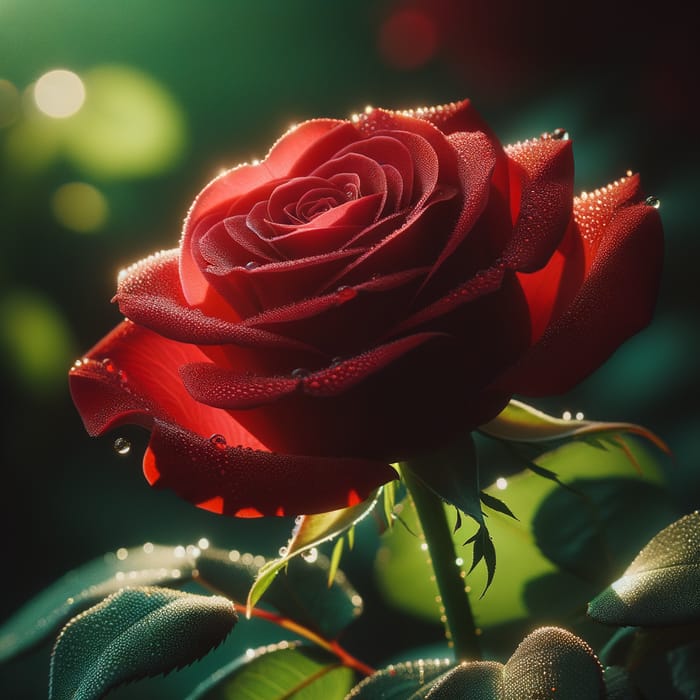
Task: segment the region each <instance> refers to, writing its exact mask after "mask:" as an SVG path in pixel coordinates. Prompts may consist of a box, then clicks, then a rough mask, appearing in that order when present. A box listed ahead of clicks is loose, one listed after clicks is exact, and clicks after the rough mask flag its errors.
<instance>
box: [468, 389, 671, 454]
mask: <svg viewBox="0 0 700 700" xmlns="http://www.w3.org/2000/svg"><path fill="white" fill-rule="evenodd" d="M479 431H480V432H482V433H484V434H486V435H489V436H491V437H495V438H498V439H499V440H508V441H509V442H534V443H537V442H549V441H561V440H568V439H571V438H576V437H589V436H593V435H604V434H606V433H628V434H631V435H638V436H640V437H643V438H645V439H647V440H649V441H650V442H652V443H653V444H654V445H656V446H657V447H658V448H659V449H660V450H662V451H664V452H666V453H669V452H670V450H669V448H668V447H667V445H666V444H665V443H664V442H663V440H661V439H660V438H659V437H658V436H656V435H655V434H654V433H652V432H651V431H650V430H647V429H646V428H644V427H642V426H639V425H634V424H633V423H610V422H602V421H590V420H566V419H564V418H555V417H554V416H550V415H549V414H547V413H545V412H544V411H540V410H538V409H536V408H534V407H533V406H529V405H528V404H526V403H523V402H522V401H517V400H516V399H512V400H511V401H510V403H509V404H508V405H507V406H506V407H505V408H504V409H503V411H501V413H499V415H497V416H496V417H495V418H494V419H493V420H492V421H489V422H488V423H485V424H484V425H482V426H481V427H480V428H479Z"/></svg>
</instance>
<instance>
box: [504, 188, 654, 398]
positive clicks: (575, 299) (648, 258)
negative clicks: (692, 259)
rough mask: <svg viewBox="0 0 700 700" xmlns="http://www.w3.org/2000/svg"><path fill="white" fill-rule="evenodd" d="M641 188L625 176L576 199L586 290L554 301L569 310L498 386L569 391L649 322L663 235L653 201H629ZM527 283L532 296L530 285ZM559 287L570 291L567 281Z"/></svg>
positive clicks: (519, 390) (545, 391) (536, 392)
mask: <svg viewBox="0 0 700 700" xmlns="http://www.w3.org/2000/svg"><path fill="white" fill-rule="evenodd" d="M637 188H638V179H637V178H636V177H632V178H623V179H621V180H620V181H618V182H617V183H615V184H613V185H609V186H607V187H605V188H602V189H601V190H597V191H596V192H595V193H593V194H589V195H587V196H586V197H585V198H583V197H581V198H577V200H576V202H575V206H574V217H575V220H576V229H575V230H576V231H577V232H578V234H579V236H580V241H581V245H580V246H579V248H578V250H579V255H580V256H581V257H580V258H579V268H580V269H581V268H582V269H583V275H584V276H583V279H582V282H581V285H580V288H579V289H578V290H576V291H575V294H574V295H573V296H572V298H570V299H569V300H568V303H567V304H560V303H559V300H558V299H555V300H554V302H553V303H552V302H551V301H550V302H549V303H550V305H551V306H554V307H555V308H560V307H563V312H561V313H560V315H558V316H553V318H552V319H551V320H550V322H549V325H548V326H547V327H546V329H545V330H544V333H543V335H542V337H541V338H540V339H539V341H538V342H537V343H536V344H535V345H534V347H533V348H532V349H531V351H530V352H529V353H528V354H527V355H526V356H525V357H524V358H523V360H522V362H520V363H519V364H518V365H517V367H515V368H514V369H513V370H512V371H511V372H510V373H508V374H506V376H504V378H503V380H502V381H500V382H499V386H510V387H512V390H513V392H515V393H522V394H525V395H529V396H538V395H544V394H552V393H558V392H563V391H567V390H568V389H570V388H571V387H572V386H573V385H575V384H577V383H578V382H580V381H581V380H582V379H584V378H585V377H586V376H587V375H588V374H590V373H591V372H592V371H593V370H595V369H596V368H597V367H598V366H600V365H601V364H602V363H603V362H604V361H605V360H606V359H607V358H608V357H609V356H610V355H611V354H612V353H613V352H614V351H615V350H616V349H617V347H618V346H619V345H620V344H621V343H622V342H623V341H624V340H626V339H627V338H629V337H630V336H631V335H633V334H634V333H636V332H638V331H639V330H641V329H642V328H644V327H645V326H646V325H647V324H648V323H649V321H650V319H651V315H652V312H653V309H654V305H655V302H656V296H657V291H658V286H659V279H660V275H661V265H662V258H663V233H662V227H661V221H660V219H659V216H658V212H657V211H656V210H655V209H654V208H653V207H651V206H648V205H646V204H643V203H638V204H627V202H628V201H629V200H630V199H634V198H637V197H638V194H637ZM574 252H576V249H574ZM543 273H544V274H546V275H550V274H551V271H550V270H548V269H547V268H545V269H544V270H543V271H541V272H539V273H534V275H533V276H537V275H540V274H543ZM523 289H524V290H525V292H526V294H527V292H528V287H526V286H523ZM554 291H555V293H556V292H559V293H560V294H566V295H569V296H570V297H571V291H572V290H571V289H570V287H568V286H562V287H560V289H558V290H554ZM528 302H529V303H531V304H533V303H535V300H534V299H533V300H530V299H528Z"/></svg>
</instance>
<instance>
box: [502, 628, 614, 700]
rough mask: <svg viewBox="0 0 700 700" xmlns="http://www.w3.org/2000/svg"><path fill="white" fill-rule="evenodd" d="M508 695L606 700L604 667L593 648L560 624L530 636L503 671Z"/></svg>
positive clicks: (511, 696) (565, 699)
mask: <svg viewBox="0 0 700 700" xmlns="http://www.w3.org/2000/svg"><path fill="white" fill-rule="evenodd" d="M503 680H504V690H505V692H504V697H505V698H550V697H555V698H557V700H598V699H600V700H603V698H605V697H606V695H605V686H604V683H603V667H602V666H601V665H600V663H599V661H598V659H597V658H596V656H595V654H594V653H593V650H592V649H591V648H590V647H589V646H588V644H586V642H584V641H583V640H582V639H580V638H579V637H577V636H576V635H574V634H572V633H571V632H568V631H567V630H564V629H561V628H559V627H541V628H540V629H537V630H535V631H534V632H532V634H530V635H528V636H527V637H526V638H525V639H524V640H523V641H522V642H521V643H520V645H519V646H518V648H517V649H516V650H515V653H514V654H513V655H512V656H511V657H510V659H508V662H507V663H506V665H505V668H504V671H503Z"/></svg>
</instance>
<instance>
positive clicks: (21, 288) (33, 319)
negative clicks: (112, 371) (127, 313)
mask: <svg viewBox="0 0 700 700" xmlns="http://www.w3.org/2000/svg"><path fill="white" fill-rule="evenodd" d="M676 4H677V5H678V6H677V7H676V6H675V5H676ZM691 24H692V23H690V22H688V21H687V19H686V13H685V11H684V10H683V9H682V7H681V6H680V4H679V3H676V2H674V1H673V0H672V1H671V2H669V3H665V5H664V8H663V10H658V11H657V10H654V11H653V12H651V13H649V12H647V11H645V10H644V8H643V7H640V6H639V5H638V4H637V3H632V2H631V1H630V0H628V1H623V2H621V3H617V4H615V6H614V7H613V6H611V5H610V4H609V3H608V4H606V5H605V6H601V7H596V6H595V3H594V5H593V6H591V5H590V4H589V5H588V6H587V9H586V10H585V11H583V10H581V9H580V8H579V7H577V6H569V5H567V4H562V3H559V2H556V3H555V2H553V1H552V0H548V1H547V2H544V3H542V4H541V6H538V9H537V11H533V9H532V8H531V6H529V5H528V4H520V3H516V2H514V1H512V0H511V1H508V0H498V1H497V2H485V1H484V0H468V1H467V2H462V1H460V0H435V1H431V2H428V0H413V1H411V2H409V0H380V1H379V2H377V1H376V0H356V2H354V3H352V5H336V4H334V3H327V2H323V0H297V2H294V3H280V2H278V1H277V0H260V1H259V2H256V3H249V2H243V0H234V1H232V2H228V3H225V2H220V1H218V0H202V1H201V2H198V3H194V2H178V3H172V2H168V1H167V0H152V2H149V3H139V2H136V1H135V0H123V1H122V2H120V3H94V2H88V1H87V0H66V2H62V3H57V2H54V3H45V2H39V0H22V1H21V2H20V0H3V1H2V2H0V210H1V211H2V229H1V234H0V363H1V364H0V373H1V377H2V395H3V406H4V408H5V417H4V419H3V422H2V466H3V484H2V494H3V497H2V509H1V511H0V512H1V513H2V516H1V517H2V523H1V525H2V532H3V533H4V541H3V545H4V557H3V559H4V564H3V572H4V576H3V580H2V596H1V597H0V619H5V618H7V617H8V616H9V615H10V613H11V612H12V611H13V610H14V609H15V608H16V607H17V606H18V605H19V604H21V603H22V602H24V601H25V600H27V599H28V598H29V597H30V596H31V595H32V594H33V593H35V592H37V591H38V590H40V589H42V588H43V587H45V586H46V585H48V584H49V583H50V582H52V581H53V580H55V579H56V578H58V577H59V576H60V575H61V574H63V573H64V572H65V571H67V570H68V569H70V568H72V567H74V566H76V565H78V564H80V563H82V562H83V561H86V560H87V559H89V558H91V557H94V556H97V555H99V554H101V553H102V552H103V551H104V550H106V549H116V548H117V547H121V546H131V545H140V544H141V543H143V541H144V540H153V541H164V542H166V541H167V542H173V540H179V541H192V540H196V539H197V538H199V537H201V536H205V537H208V538H209V539H211V540H212V542H215V543H216V544H217V545H219V546H222V547H237V548H241V549H243V548H245V549H248V550H251V551H259V552H261V553H262V554H264V555H266V556H274V555H276V551H277V547H278V546H279V543H283V542H284V541H286V537H287V535H288V533H289V531H290V529H291V524H290V523H289V522H288V521H286V520H280V521H260V522H256V523H253V524H251V523H250V522H243V523H241V522H237V521H232V520H228V521H226V520H223V519H221V518H218V517H217V516H214V515H212V514H210V513H207V512H204V511H200V510H197V509H194V508H191V507H190V506H189V505H187V504H186V503H184V502H180V501H178V500H177V499H176V497H174V496H173V495H172V494H169V493H165V492H156V491H151V490H150V489H148V487H147V486H146V485H145V483H144V481H143V479H142V477H141V475H140V466H139V461H140V460H139V457H140V454H141V452H142V448H143V445H144V443H145V437H144V435H143V434H142V433H139V432H137V431H133V432H132V431H123V434H124V435H125V436H127V437H128V438H129V439H130V440H131V441H132V443H133V448H132V450H131V453H130V454H129V455H127V456H125V457H121V456H119V455H116V454H115V453H114V452H113V450H112V449H111V443H110V439H109V438H106V439H103V440H96V441H93V440H90V439H89V438H88V437H87V436H86V434H85V433H84V431H83V429H82V426H81V424H80V420H79V418H78V416H77V414H76V412H75V410H74V409H73V406H72V403H71V401H70V397H69V395H68V391H67V385H66V372H67V368H68V366H69V365H70V363H71V361H72V359H74V358H75V353H79V352H81V351H84V350H86V349H87V348H89V346H90V345H91V344H92V343H94V342H95V341H96V340H97V339H98V338H99V337H100V336H101V335H102V334H103V333H105V332H106V331H107V330H109V329H110V328H111V327H112V326H113V325H114V324H115V322H117V321H118V319H119V315H118V312H117V310H116V308H115V307H114V306H113V305H111V304H110V303H109V299H110V298H111V297H112V295H113V293H114V288H115V282H116V274H117V272H118V270H119V269H120V268H121V267H123V266H125V265H127V264H129V263H131V262H133V261H135V260H137V259H139V258H141V257H143V256H145V255H146V254H148V253H151V252H152V251H154V250H157V249H159V248H169V247H172V246H174V245H176V243H177V240H178V236H179V230H180V225H181V221H182V218H183V216H184V214H185V212H186V210H187V208H188V206H189V203H190V201H191V200H192V198H193V197H194V195H195V194H196V193H197V192H198V191H199V189H200V188H201V187H202V185H203V184H205V183H206V182H207V181H208V180H209V179H210V178H211V177H212V176H213V175H215V174H216V172H217V171H218V170H219V169H220V168H222V167H230V166H232V165H235V164H236V163H239V162H241V161H246V160H250V159H252V158H255V157H261V156H263V155H264V154H265V152H266V150H267V148H268V147H269V145H270V144H271V143H272V142H273V141H274V140H275V139H276V138H277V136H278V135H279V134H281V133H282V132H283V131H284V130H285V129H286V128H287V126H288V125H289V124H290V123H292V122H296V121H299V120H302V119H306V118H310V117H314V116H334V117H344V116H347V115H349V114H350V113H352V112H354V111H357V110H359V109H362V108H363V107H364V105H365V104H368V103H370V104H375V105H381V106H387V107H409V106H417V105H423V104H436V103H440V102H447V101H452V100H456V99H459V98H462V97H465V96H468V97H471V98H472V99H473V101H474V102H475V104H476V105H477V107H478V109H479V110H480V111H481V112H482V113H483V114H484V116H485V117H486V118H487V119H488V120H489V121H490V123H491V124H492V125H493V126H494V128H495V129H496V131H497V133H498V134H499V135H500V136H501V138H502V139H503V141H504V142H508V141H512V140H517V139H522V138H527V137H530V136H534V135H537V134H539V133H541V132H543V131H545V130H551V129H552V128H555V127H559V126H564V127H566V128H567V130H568V131H569V133H570V134H571V135H572V138H573V141H574V151H575V157H576V164H577V178H578V186H579V187H580V189H589V188H591V187H596V186H599V185H602V184H604V182H607V181H609V180H614V179H615V178H617V177H618V176H619V175H621V174H622V173H624V172H625V171H626V170H627V169H628V168H633V169H635V170H639V171H640V172H641V173H642V181H643V183H644V187H645V189H646V190H647V192H649V193H653V194H655V195H656V196H658V197H659V198H660V199H661V202H662V206H661V214H662V218H663V220H664V224H665V229H666V234H667V249H666V268H665V275H664V280H663V285H662V290H661V295H660V299H659V304H658V312H657V315H656V318H655V320H654V322H653V323H652V324H651V326H650V327H649V328H648V329H647V330H645V331H644V332H643V333H641V334H640V335H638V336H637V337H635V338H634V339H632V340H631V341H629V342H628V343H627V344H626V345H625V346H624V347H623V348H621V349H620V350H619V351H618V352H617V353H616V354H615V356H614V357H612V358H611V359H610V361H609V362H608V363H607V364H606V365H605V366H604V367H603V368H601V369H600V370H599V371H598V372H597V373H596V374H595V375H593V376H592V377H591V378H590V379H589V380H587V381H586V382H584V383H583V384H582V385H581V386H579V387H578V388H577V389H576V390H575V391H573V392H571V393H570V394H569V395H567V396H565V397H554V398H549V399H547V400H543V401H542V402H538V405H539V406H540V407H541V408H543V409H545V410H548V411H549V412H551V413H555V414H558V413H561V412H562V411H563V410H564V409H570V410H574V411H579V410H580V411H583V412H584V413H585V414H586V416H587V417H590V418H594V419H600V420H625V421H630V422H634V423H639V424H642V425H646V426H648V427H649V428H651V429H652V430H654V431H655V432H657V433H658V434H660V435H661V436H662V437H663V438H664V439H665V440H666V441H667V442H668V443H669V444H670V445H671V447H672V449H673V451H674V453H675V463H674V465H673V466H672V467H670V468H669V469H668V473H667V474H666V479H667V481H668V483H669V488H670V496H671V498H672V499H674V503H675V506H676V507H677V508H678V509H679V510H680V511H682V512H686V511H689V510H692V509H694V508H695V507H697V505H698V496H699V494H700V470H698V469H697V467H696V465H697V460H698V457H700V437H699V433H698V431H697V420H698V409H697V408H696V405H697V404H696V401H697V398H696V397H697V395H698V389H700V368H699V366H698V363H697V361H696V356H697V353H698V350H699V349H700V337H699V334H700V330H699V329H698V327H697V324H696V322H697V313H698V301H697V293H696V286H697V271H696V266H697V260H698V259H700V255H699V254H698V253H699V252H700V251H699V250H698V249H699V248H700V242H699V241H700V238H698V236H697V234H696V230H695V229H696V223H695V217H694V215H693V214H692V212H693V211H694V206H695V200H696V197H697V195H696V193H697V191H698V187H699V186H700V177H699V175H698V172H699V171H698V168H697V164H696V163H695V155H694V154H693V152H692V149H691V148H690V147H689V144H690V143H692V142H691V141H690V140H689V138H688V136H689V135H690V134H691V133H692V130H693V129H694V126H695V125H694V119H695V114H696V113H697V110H696V107H697V99H698V97H697V91H696V89H695V81H696V77H695V73H694V66H695V65H696V64H697V49H696V48H694V47H695V46H696V42H695V38H694V36H692V29H691ZM691 37H692V38H691ZM56 68H63V69H67V70H70V71H73V72H75V73H76V74H77V75H78V76H79V77H80V78H81V80H82V81H83V84H84V86H85V88H86V93H85V95H86V96H85V103H84V105H83V106H82V107H81V108H80V109H79V110H78V111H77V112H76V114H75V115H74V116H72V117H66V118H61V119H59V118H51V117H48V116H47V115H45V114H42V113H41V112H40V111H39V110H37V108H36V105H35V102H34V99H33V92H32V91H33V85H34V84H35V82H36V81H37V80H38V78H39V77H40V76H42V75H43V74H45V73H46V72H47V71H49V70H52V69H56ZM691 120H693V121H692V123H691ZM69 185H80V187H82V188H83V189H82V190H79V193H80V191H82V193H83V195H82V197H79V198H78V202H79V205H76V204H75V203H73V204H71V201H70V197H69V198H68V202H67V203H66V202H65V200H66V195H65V192H66V190H65V189H64V188H65V187H66V186H69ZM61 193H63V194H61ZM69 193H70V190H69ZM86 193H91V194H87V198H85V197H86ZM91 197H92V199H90V198H91ZM61 202H63V203H62V204H61ZM95 202H97V204H95ZM90 207H92V208H93V209H94V207H97V214H95V212H94V211H93V213H92V215H91V216H92V218H90V217H88V223H87V224H86V223H85V218H84V215H85V211H86V208H87V210H90ZM81 211H82V214H83V218H82V219H81V217H80V214H81ZM100 212H101V213H100ZM88 213H89V211H88ZM76 215H77V216H78V219H77V223H76V218H75V217H76ZM81 221H82V223H81ZM88 232H89V235H86V234H87V233H88ZM112 439H113V438H112ZM372 525H373V524H372V523H370V522H365V523H363V524H362V526H363V533H364V537H363V538H359V537H358V538H357V540H358V541H361V542H362V543H363V545H362V546H357V547H356V548H355V549H354V550H353V551H352V552H350V553H349V554H346V555H345V556H344V562H343V566H344V569H345V570H346V572H347V573H348V575H349V577H350V579H351V580H353V581H354V582H355V583H356V585H357V586H358V588H361V590H360V593H361V594H362V595H363V597H364V599H365V603H366V609H367V611H368V614H367V616H366V617H367V618H368V619H372V624H373V625H376V624H378V621H379V622H381V621H382V620H385V621H386V623H387V624H390V623H392V622H393V623H395V624H398V621H399V619H400V618H398V617H397V616H396V615H394V613H392V612H391V611H390V610H386V609H385V608H384V606H383V605H382V603H381V599H380V597H379V594H378V593H377V592H376V591H375V589H374V587H373V584H372V582H371V581H368V580H366V579H363V578H362V577H360V578H359V579H357V578H353V568H355V570H357V571H362V570H364V567H365V566H366V565H367V560H368V558H369V557H370V556H371V553H370V550H371V547H372V546H373V544H374V543H375V539H374V538H373V537H372V536H371V533H372V532H374V530H372V529H371V526H372ZM27 557H30V558H31V561H32V564H31V566H29V567H27V566H23V565H22V563H23V562H24V561H26V560H27ZM274 633H275V630H272V632H271V634H273V635H274ZM362 634H363V628H362V625H361V624H359V625H358V626H357V627H354V628H353V629H352V630H351V634H350V637H349V639H350V643H352V642H353V640H355V643H357V644H359V645H360V646H361V648H363V649H365V650H366V652H364V653H365V655H366V656H367V657H368V660H369V661H372V660H373V658H379V657H381V656H382V655H385V654H386V653H388V652H389V651H390V652H392V653H396V652H398V651H400V649H392V650H386V649H380V648H379V647H377V646H376V641H375V640H376V635H375V636H374V637H373V639H371V640H370V639H368V638H366V637H365V638H363V636H362ZM395 637H396V642H397V644H401V645H405V647H406V648H408V647H410V646H411V645H415V644H416V643H417V640H421V641H420V642H419V643H429V642H430V641H434V640H436V639H437V640H439V639H440V638H441V632H440V630H439V628H437V627H434V626H432V625H429V624H428V623H426V625H425V627H423V626H422V623H418V622H414V623H412V625H411V627H410V629H407V630H406V631H405V633H403V632H402V634H401V635H395ZM239 643H245V641H243V642H238V641H235V642H234V645H235V644H239ZM373 644H375V646H372V645H373ZM224 649H225V651H223V650H224ZM217 653H219V652H217ZM222 655H223V656H222ZM233 656H234V654H233V653H232V652H231V648H230V645H228V644H227V645H225V647H222V650H220V653H219V656H217V658H218V659H219V660H221V659H222V658H225V659H230V658H233ZM212 663H213V661H212ZM46 668H47V652H46V650H44V651H43V652H37V653H36V654H34V655H31V656H28V657H26V658H25V659H24V660H23V661H22V663H21V664H19V665H15V666H12V667H11V668H9V667H8V668H5V667H3V668H0V696H3V697H6V696H8V689H12V690H11V692H9V697H11V698H13V700H21V699H22V698H37V697H44V693H45V689H46V684H47V679H46ZM187 673H189V671H185V672H183V674H174V676H172V677H169V678H168V679H167V680H166V682H165V683H164V685H163V686H158V687H159V688H160V687H162V688H164V689H165V690H163V691H162V692H164V693H165V695H164V696H162V697H170V696H171V695H170V694H169V692H168V688H169V687H170V688H175V687H177V688H178V689H179V690H182V689H183V688H187V687H193V685H194V681H188V680H187V678H188V676H187ZM194 677H195V676H194V675H193V676H192V678H194ZM20 678H21V679H22V683H21V684H20V685H18V679H20ZM149 684H150V681H148V682H145V683H143V684H142V689H141V685H140V686H138V687H134V688H131V689H129V692H130V694H129V697H144V698H146V697H147V698H152V699H154V698H157V697H160V696H158V695H157V693H158V691H157V690H155V688H156V686H154V685H149ZM168 684H171V685H170V686H169V685H168ZM137 693H143V695H140V696H139V695H137ZM120 696H121V697H126V695H122V694H121V691H117V692H116V693H114V696H113V697H115V698H118V697H120Z"/></svg>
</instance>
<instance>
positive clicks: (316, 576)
mask: <svg viewBox="0 0 700 700" xmlns="http://www.w3.org/2000/svg"><path fill="white" fill-rule="evenodd" d="M312 557H313V559H312ZM265 566H266V564H263V566H262V567H260V566H259V565H258V564H256V563H255V560H254V559H253V558H252V557H247V558H246V557H236V558H235V561H232V559H231V557H230V555H229V553H228V552H226V551H223V550H212V549H208V550H205V551H203V552H202V553H201V555H200V556H199V559H198V560H197V572H196V577H195V578H196V580H197V581H198V582H199V583H202V584H203V585H205V586H207V587H208V588H210V589H212V590H214V591H216V592H217V593H220V594H222V595H225V596H226V597H228V598H231V599H232V600H235V601H237V602H239V603H244V602H245V600H246V598H247V596H248V591H249V590H250V586H251V584H252V583H253V581H254V580H255V578H256V576H257V575H258V573H259V571H261V570H262V569H264V568H265ZM329 575H330V562H329V560H328V557H326V556H324V555H322V554H319V553H318V550H315V549H314V550H306V551H305V553H304V554H303V555H302V556H301V557H299V558H295V559H292V560H290V561H288V562H287V570H286V572H285V573H284V574H283V575H281V576H278V577H277V578H275V579H274V580H273V581H271V585H270V587H269V588H268V590H267V592H266V594H265V599H264V603H265V604H266V605H267V606H268V607H272V608H274V609H275V610H276V611H277V612H279V613H280V614H281V615H283V616H284V617H286V618H288V619H290V620H293V621H294V622H297V623H299V624H301V625H303V626H304V627H306V628H308V629H311V630H313V631H315V632H317V633H318V634H320V635H321V636H323V637H326V638H329V639H333V638H335V637H336V636H337V635H338V634H339V633H340V631H341V630H342V629H343V628H345V627H346V626H347V625H348V624H350V623H351V622H352V621H353V620H354V619H355V618H356V617H357V616H358V615H359V614H360V612H361V611H362V599H361V598H360V596H359V594H358V593H357V591H356V590H355V589H354V588H353V587H352V586H351V585H350V583H349V582H348V580H347V578H346V577H345V575H344V574H343V572H342V571H336V575H335V579H334V582H333V584H332V585H330V586H329V585H328V578H329Z"/></svg>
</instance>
